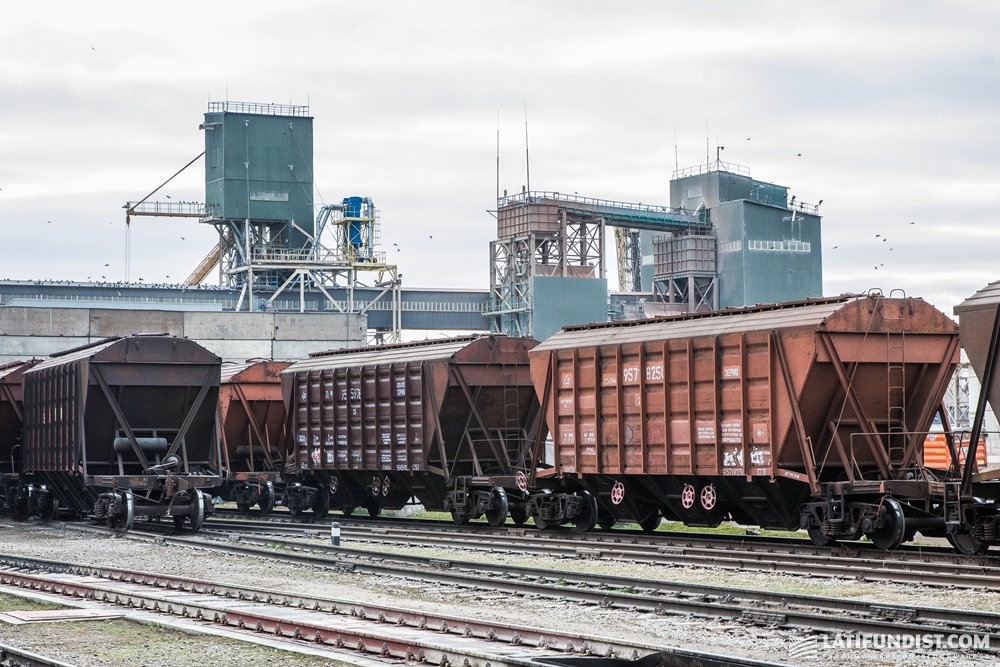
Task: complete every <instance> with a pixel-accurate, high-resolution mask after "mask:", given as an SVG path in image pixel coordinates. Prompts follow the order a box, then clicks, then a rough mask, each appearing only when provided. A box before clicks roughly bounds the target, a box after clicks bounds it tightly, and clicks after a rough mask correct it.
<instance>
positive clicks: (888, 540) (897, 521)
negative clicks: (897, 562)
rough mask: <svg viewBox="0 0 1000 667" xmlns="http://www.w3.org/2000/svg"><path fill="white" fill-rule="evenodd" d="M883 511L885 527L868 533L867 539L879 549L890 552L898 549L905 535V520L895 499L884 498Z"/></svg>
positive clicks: (901, 509) (901, 508)
mask: <svg viewBox="0 0 1000 667" xmlns="http://www.w3.org/2000/svg"><path fill="white" fill-rule="evenodd" d="M882 508H883V510H884V511H885V525H884V526H883V527H881V528H878V529H876V530H874V531H872V532H870V533H868V539H870V540H871V541H872V544H874V545H875V546H877V547H878V548H879V549H884V550H886V551H891V550H892V549H898V548H899V545H901V544H902V543H903V537H904V536H905V535H906V518H905V517H904V516H903V506H902V505H900V504H899V501H898V500H896V499H895V498H886V499H885V501H884V502H883V503H882Z"/></svg>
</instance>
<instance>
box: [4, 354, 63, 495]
mask: <svg viewBox="0 0 1000 667" xmlns="http://www.w3.org/2000/svg"><path fill="white" fill-rule="evenodd" d="M39 362H41V359H30V360H28V361H12V362H10V363H7V364H4V365H3V366H0V494H2V495H0V507H3V508H4V509H16V508H18V504H19V503H18V500H19V499H20V501H21V504H23V505H24V507H23V508H21V509H22V511H31V510H33V509H35V507H38V506H39V505H44V506H45V507H46V508H47V511H48V512H49V513H51V509H52V507H53V503H52V502H51V496H50V494H48V491H47V489H46V490H40V491H41V492H40V493H33V491H34V489H32V490H31V492H28V493H19V485H18V480H19V476H20V472H21V437H22V433H23V423H24V420H23V407H22V404H23V400H24V381H23V377H24V372H25V371H26V370H28V369H29V368H31V367H32V366H34V365H35V364H38V363H39ZM28 503H31V504H32V505H33V506H34V507H29V506H28ZM38 509H39V510H40V507H38ZM42 513H45V512H42Z"/></svg>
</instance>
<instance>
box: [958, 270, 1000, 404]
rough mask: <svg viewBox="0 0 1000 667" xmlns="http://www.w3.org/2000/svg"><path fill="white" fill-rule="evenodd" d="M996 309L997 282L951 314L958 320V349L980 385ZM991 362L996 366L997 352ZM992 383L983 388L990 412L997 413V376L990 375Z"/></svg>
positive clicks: (999, 360)
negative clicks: (962, 353)
mask: <svg viewBox="0 0 1000 667" xmlns="http://www.w3.org/2000/svg"><path fill="white" fill-rule="evenodd" d="M998 310H1000V281H996V282H992V283H990V284H989V285H987V286H986V287H984V288H982V289H981V290H979V291H978V292H976V293H975V294H973V295H972V296H971V297H969V298H968V299H966V300H965V301H963V302H962V303H960V304H958V305H957V306H955V314H956V315H958V317H959V319H960V321H961V327H959V331H960V333H961V336H962V347H963V348H964V349H965V353H966V355H968V357H969V362H970V363H971V364H972V368H973V369H974V370H975V371H976V376H977V377H978V378H979V381H980V382H981V383H982V382H984V379H983V378H984V376H985V375H987V371H988V370H989V369H987V368H986V367H987V365H988V364H989V359H990V344H991V342H992V340H993V331H994V329H995V328H996V327H997V324H998V322H997V318H998V317H1000V315H998ZM993 356H994V357H995V359H994V363H1000V350H995V351H993ZM991 375H992V382H991V384H990V386H989V387H984V390H985V391H986V395H987V397H988V398H989V402H990V405H991V406H993V411H994V412H995V413H998V414H1000V373H996V372H992V373H991Z"/></svg>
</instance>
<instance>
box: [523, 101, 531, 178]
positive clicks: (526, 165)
mask: <svg viewBox="0 0 1000 667" xmlns="http://www.w3.org/2000/svg"><path fill="white" fill-rule="evenodd" d="M524 172H525V180H526V187H527V188H528V192H531V160H529V159H528V103H527V102H525V103H524Z"/></svg>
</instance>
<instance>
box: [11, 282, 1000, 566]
mask: <svg viewBox="0 0 1000 667" xmlns="http://www.w3.org/2000/svg"><path fill="white" fill-rule="evenodd" d="M998 285H1000V284H994V285H991V286H989V287H988V288H986V289H985V290H982V291H981V292H980V293H977V295H975V296H974V297H972V298H970V299H969V300H967V301H966V303H964V304H962V306H960V307H959V308H957V309H956V312H958V313H959V314H960V315H961V317H962V330H961V341H960V338H959V336H960V332H959V327H958V325H957V324H956V323H955V322H954V321H953V320H952V319H951V318H949V317H947V316H946V315H944V314H943V313H941V312H939V311H938V310H936V309H934V308H933V307H932V306H930V305H929V304H927V303H925V302H924V301H922V300H920V299H913V298H907V297H905V296H896V297H893V296H888V297H887V296H885V295H883V294H881V293H871V294H868V295H864V296H844V297H837V298H827V299H813V300H808V301H804V302H797V303H789V304H777V305H770V306H759V307H751V308H743V309H735V310H727V311H721V312H713V313H704V314H695V315H686V316H678V317H671V318H661V319H656V320H647V321H640V322H624V323H612V324H593V325H586V326H575V327H567V328H565V329H564V330H563V331H562V332H560V333H557V334H556V335H554V336H552V337H551V338H549V339H548V340H546V341H544V342H542V343H537V342H536V341H533V340H530V339H518V338H509V337H505V336H499V335H488V336H472V337H462V338H454V339H446V340H439V341H429V342H423V343H412V344H401V345H392V346H385V347H381V348H375V349H367V350H360V351H331V352H323V353H317V354H314V355H312V356H310V357H309V358H307V359H302V360H298V361H295V362H288V361H285V362H278V361H266V360H261V361H257V362H248V363H246V364H237V365H230V364H219V363H218V359H217V358H214V357H212V355H210V354H208V353H205V352H204V351H203V350H201V351H195V350H193V349H192V348H190V346H193V345H194V343H191V342H190V341H179V340H178V339H170V338H166V337H149V338H143V337H130V338H127V339H121V340H118V341H113V342H108V343H104V344H102V345H97V346H92V347H90V348H86V349H84V350H80V351H73V352H70V353H64V354H63V355H60V356H57V357H53V358H52V359H50V360H46V361H42V362H27V363H25V364H22V365H12V366H11V367H5V368H4V369H0V387H2V386H4V378H6V377H7V376H8V375H9V376H11V378H12V381H11V383H10V384H11V385H12V387H16V386H17V381H16V380H15V378H16V377H20V378H21V381H22V383H23V392H24V393H23V399H22V400H23V404H24V409H23V412H24V415H23V418H24V429H23V433H24V435H23V440H16V439H11V438H10V437H8V439H7V440H0V444H2V446H3V449H0V454H2V455H3V456H4V457H6V458H8V459H9V460H10V462H11V464H10V465H7V462H6V461H5V462H4V465H5V466H7V467H6V468H3V469H0V472H6V473H8V477H11V476H14V477H16V478H17V479H18V483H17V489H16V490H15V491H11V490H10V487H7V490H6V491H5V494H6V495H5V496H4V498H5V503H6V504H8V505H10V504H11V502H12V501H11V496H13V498H14V500H13V502H14V504H16V505H18V506H19V507H20V508H21V510H22V511H25V512H33V513H37V514H42V515H52V514H53V513H54V512H56V511H58V510H60V509H67V508H69V509H73V510H75V511H78V512H79V513H81V514H89V515H90V516H93V517H96V518H103V519H106V520H108V521H110V522H112V523H113V524H114V525H120V526H123V527H125V526H127V525H129V524H130V523H131V521H132V518H133V517H134V516H138V515H143V514H145V515H152V516H157V515H159V514H165V515H168V516H173V517H174V520H175V521H177V522H178V523H180V524H183V522H184V520H185V517H189V518H190V520H191V522H192V525H193V526H194V527H198V526H199V525H200V523H201V520H203V518H204V515H205V514H207V513H208V512H210V511H211V503H210V501H209V500H207V499H206V498H207V496H208V495H209V494H207V493H205V491H206V490H207V489H209V488H211V489H212V494H214V495H221V496H222V497H223V498H225V499H227V500H231V501H235V502H236V504H237V506H239V507H240V508H241V509H249V508H250V507H252V506H258V507H259V508H260V509H261V510H262V511H270V510H271V509H272V508H273V507H275V506H276V505H283V506H285V507H286V508H287V509H288V511H289V512H290V513H292V514H302V513H304V512H309V513H310V514H311V515H312V516H314V517H321V516H324V515H326V514H327V513H328V512H329V511H330V510H331V509H334V510H338V511H341V512H343V513H345V514H350V513H352V512H354V511H355V510H356V509H357V508H363V509H365V510H367V512H368V513H369V514H371V515H377V514H378V513H379V512H380V511H381V510H382V509H398V508H400V507H403V506H404V505H405V504H407V503H410V502H413V501H414V500H415V501H418V502H420V503H422V504H423V505H424V506H425V507H427V508H428V509H432V510H443V511H445V512H450V513H451V515H452V517H453V518H454V520H455V521H456V522H457V523H464V522H466V521H468V520H470V519H473V518H478V517H485V518H486V519H487V520H488V522H489V523H490V524H491V525H494V526H500V525H502V524H504V523H505V522H506V521H507V520H508V518H510V519H511V520H512V521H513V522H514V523H516V524H522V523H524V522H526V521H527V520H528V519H529V518H530V519H532V520H533V521H534V523H535V525H536V526H538V527H539V528H547V527H553V526H558V525H572V526H573V527H574V528H575V529H576V530H580V531H586V530H590V529H592V528H594V527H595V526H596V525H601V526H602V527H609V526H610V525H612V524H614V523H615V522H618V521H624V520H628V521H634V522H637V523H639V524H640V525H641V526H642V527H643V528H645V529H647V530H652V529H653V528H655V527H656V526H657V525H658V524H659V523H660V521H661V519H662V518H668V519H672V520H678V521H682V522H684V523H686V524H689V525H706V526H713V525H717V524H719V523H720V522H722V521H724V520H735V521H738V522H741V523H745V524H753V525H759V526H762V527H768V528H782V529H798V528H802V529H805V530H807V531H808V533H809V535H810V536H811V537H812V539H813V540H814V541H816V542H817V543H821V544H822V543H827V542H831V541H835V540H842V539H848V540H849V539H857V538H859V537H861V536H862V535H865V536H867V537H868V538H869V539H870V540H871V541H872V542H874V543H875V544H877V545H878V546H881V547H883V548H887V549H892V548H896V547H898V546H899V545H900V544H901V543H902V542H904V541H906V540H907V539H909V538H910V537H912V535H913V533H914V532H915V531H918V530H919V531H920V532H922V533H923V534H925V535H939V536H942V537H947V538H948V539H949V540H950V541H951V543H952V544H953V545H954V546H955V547H956V548H957V549H958V550H960V551H963V552H966V553H975V552H979V551H982V550H984V549H985V548H987V547H988V546H989V545H990V544H995V543H1000V512H998V511H997V506H996V498H997V496H998V490H997V488H998V487H997V484H996V483H995V482H994V481H993V479H994V478H995V477H998V475H995V474H993V473H990V472H989V471H982V470H979V469H978V468H977V465H976V463H977V460H979V459H980V458H981V457H980V456H979V455H978V452H977V451H976V449H977V446H979V443H981V442H983V432H982V421H981V415H982V414H984V413H985V408H986V405H985V401H986V398H989V399H990V400H992V401H994V404H995V401H996V399H998V398H1000V395H998V393H1000V390H998V389H997V388H996V387H997V381H996V380H995V379H994V378H993V370H992V369H993V368H994V367H995V365H996V364H995V355H996V352H997V348H998V341H997V338H998V335H997V330H998V324H997V321H998V320H997V313H998V312H1000V308H998V306H1000V286H998ZM154 341H155V342H154ZM171 341H172V342H171ZM960 344H961V345H964V346H965V348H966V351H967V353H968V355H969V358H970V361H971V362H972V364H973V367H974V368H975V369H976V371H977V373H978V374H979V375H980V378H981V380H982V383H983V386H984V391H983V392H982V394H983V401H982V405H980V406H978V409H977V413H976V414H977V415H980V417H979V418H977V422H976V423H975V424H974V427H973V431H972V433H971V434H967V435H966V436H965V437H964V440H962V439H959V440H956V437H957V436H956V434H954V433H952V431H951V429H950V428H949V426H948V417H947V411H946V410H945V407H944V405H943V401H942V399H943V396H944V393H945V390H946V388H947V385H948V383H949V380H950V379H951V377H952V374H953V372H954V370H955V367H956V365H957V363H958V360H959V348H960ZM161 345H162V346H166V347H165V348H163V349H164V350H166V348H168V347H170V346H171V345H172V346H173V348H172V349H173V352H172V353H171V354H166V353H165V352H162V353H160V354H159V356H157V355H156V354H154V355H153V356H155V357H157V359H156V362H157V363H159V364H160V367H159V369H158V371H166V370H167V369H171V368H172V367H173V366H175V365H176V366H178V368H177V369H175V370H170V371H168V372H167V373H166V375H169V376H171V377H170V379H169V380H168V379H165V377H164V378H160V376H159V375H157V374H156V373H153V372H152V368H153V365H154V362H153V360H152V359H151V358H149V357H147V356H144V354H143V352H140V350H144V351H145V353H146V354H150V353H152V352H153V348H154V346H161ZM133 346H134V349H133ZM182 348H183V349H182ZM199 350H200V348H199ZM130 351H131V353H132V355H133V357H134V358H133V359H131V360H128V359H124V360H123V359H122V358H121V357H122V355H125V356H126V357H127V356H128V354H129V352H130ZM208 357H211V359H212V361H211V363H209V359H208ZM128 361H134V362H135V363H137V364H139V365H140V366H142V367H143V368H144V369H145V370H143V371H139V370H138V367H130V364H129V363H128ZM184 365H187V366H192V368H190V369H185V373H183V374H181V370H180V367H182V366H184ZM202 367H204V368H202ZM209 367H211V370H208V368H209ZM95 368H96V369H97V372H95V371H94V369H95ZM196 368H198V369H201V370H195V369H196ZM105 369H106V370H105ZM199 373H200V375H199ZM181 375H183V378H182V377H181ZM109 378H110V379H109ZM156 378H160V379H156ZM182 387H183V389H181V388H182ZM175 390H176V391H175ZM15 392H16V389H13V390H11V391H10V392H6V391H5V393H4V394H3V396H7V395H8V393H9V394H10V395H11V397H12V398H10V399H7V400H6V403H9V404H10V405H11V406H14V405H16V404H17V400H16V398H17V395H16V393H15ZM175 393H176V394H177V397H176V398H175V399H174V398H169V399H168V398H166V396H167V395H168V394H169V395H171V396H173V395H174V394H175ZM78 404H79V405H78ZM88 406H89V408H88ZM0 408H4V409H6V408H5V406H4V401H3V400H2V397H0ZM88 409H89V410H90V411H89V412H88ZM8 411H9V410H8ZM6 414H7V412H4V411H2V410H0V419H4V420H6V419H7V417H6V416H5V415H6ZM168 415H169V416H168ZM935 420H937V421H939V422H940V423H941V424H942V427H943V428H942V435H941V437H943V438H944V442H945V445H946V447H947V448H948V450H949V453H950V458H949V459H948V460H949V461H950V463H949V464H948V465H947V467H944V466H942V467H937V468H935V467H933V466H928V465H927V462H926V461H925V460H924V458H923V456H922V448H923V445H924V442H925V440H926V438H927V435H928V433H929V431H930V429H931V425H932V423H933V422H935ZM91 421H93V422H94V424H93V425H91V424H90V422H91ZM6 423H7V421H3V422H0V425H3V424H6ZM41 434H44V436H42V435H41ZM956 442H960V443H961V442H964V443H967V445H966V446H967V447H968V452H964V451H963V452H962V453H961V454H959V453H958V451H957V449H958V448H957V447H956ZM12 452H13V453H12ZM41 452H46V454H45V456H41V454H40V453H41ZM46 456H47V457H48V458H45V457H46ZM18 461H20V462H21V463H20V464H18ZM18 465H20V467H18ZM53 499H54V500H53Z"/></svg>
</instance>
